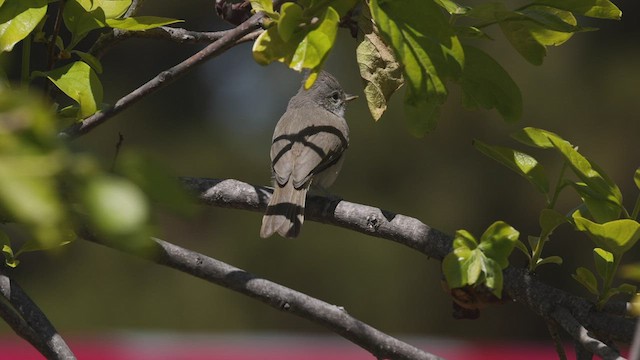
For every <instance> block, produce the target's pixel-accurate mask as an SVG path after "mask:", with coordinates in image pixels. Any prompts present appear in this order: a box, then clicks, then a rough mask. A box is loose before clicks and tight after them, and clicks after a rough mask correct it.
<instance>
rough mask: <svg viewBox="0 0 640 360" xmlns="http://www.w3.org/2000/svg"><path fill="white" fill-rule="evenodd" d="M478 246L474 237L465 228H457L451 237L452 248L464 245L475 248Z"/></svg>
mask: <svg viewBox="0 0 640 360" xmlns="http://www.w3.org/2000/svg"><path fill="white" fill-rule="evenodd" d="M477 246H478V242H477V241H476V238H475V237H474V236H473V235H471V233H470V232H468V231H467V230H458V231H456V234H455V236H454V238H453V248H454V249H457V248H460V247H466V248H469V249H475V248H476V247H477Z"/></svg>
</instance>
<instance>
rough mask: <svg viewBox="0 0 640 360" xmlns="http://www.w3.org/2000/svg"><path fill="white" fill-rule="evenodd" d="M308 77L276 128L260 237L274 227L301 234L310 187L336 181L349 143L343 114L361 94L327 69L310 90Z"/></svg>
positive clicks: (282, 232)
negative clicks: (270, 188)
mask: <svg viewBox="0 0 640 360" xmlns="http://www.w3.org/2000/svg"><path fill="white" fill-rule="evenodd" d="M307 76H309V75H307ZM305 82H306V79H304V80H303V81H302V85H301V86H300V89H299V90H298V92H297V93H296V94H295V95H294V96H293V97H292V98H291V100H289V104H288V105H287V109H286V111H285V113H284V114H283V115H282V117H280V120H279V121H278V123H277V124H276V127H275V130H274V132H273V137H272V142H271V151H270V156H271V170H272V178H273V195H271V199H270V200H269V204H268V206H267V210H266V212H265V214H264V216H263V217H262V227H261V229H260V237H262V238H268V237H270V236H271V235H273V234H275V233H276V232H277V233H278V234H279V235H280V236H282V237H285V238H296V237H297V236H298V235H299V234H300V230H301V228H302V224H303V222H304V209H305V203H306V197H307V192H308V191H309V189H310V188H311V187H313V188H314V189H320V190H325V191H326V188H327V187H329V186H331V184H333V182H334V181H335V180H336V178H337V176H338V173H339V172H340V169H341V168H342V163H343V162H344V152H345V151H346V150H347V148H348V147H349V126H348V125H347V122H346V120H345V118H344V115H345V111H346V105H347V103H348V102H349V101H351V100H353V99H355V98H357V96H355V95H350V94H347V93H346V92H345V91H344V90H343V89H342V86H340V83H339V82H338V80H336V78H335V77H334V76H333V75H331V74H330V73H328V72H326V71H324V70H322V71H320V73H319V74H318V76H317V78H316V80H315V82H314V83H313V85H312V86H311V87H310V88H309V89H305V85H304V84H305Z"/></svg>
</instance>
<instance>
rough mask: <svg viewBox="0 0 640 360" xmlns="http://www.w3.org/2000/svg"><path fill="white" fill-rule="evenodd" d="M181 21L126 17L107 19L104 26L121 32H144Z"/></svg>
mask: <svg viewBox="0 0 640 360" xmlns="http://www.w3.org/2000/svg"><path fill="white" fill-rule="evenodd" d="M182 21H183V20H177V19H171V18H165V17H158V16H136V17H128V18H125V19H107V20H106V24H107V25H108V26H109V27H112V28H116V29H121V30H130V31H144V30H150V29H155V28H157V27H160V26H165V25H169V24H175V23H178V22H182Z"/></svg>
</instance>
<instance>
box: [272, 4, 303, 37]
mask: <svg viewBox="0 0 640 360" xmlns="http://www.w3.org/2000/svg"><path fill="white" fill-rule="evenodd" d="M300 23H302V8H301V7H300V6H299V5H298V4H296V3H292V2H287V3H284V4H282V7H281V8H280V20H279V21H278V34H280V37H281V38H282V40H284V41H289V40H291V37H292V36H293V33H294V32H296V31H297V30H299V25H300Z"/></svg>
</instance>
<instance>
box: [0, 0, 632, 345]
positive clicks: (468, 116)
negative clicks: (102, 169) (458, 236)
mask: <svg viewBox="0 0 640 360" xmlns="http://www.w3.org/2000/svg"><path fill="white" fill-rule="evenodd" d="M616 4H617V5H618V6H620V8H621V9H622V11H623V14H624V15H623V20H622V21H620V22H613V21H593V20H588V21H586V22H585V23H583V24H584V25H588V26H596V27H599V28H601V30H600V31H598V32H592V33H583V34H578V35H576V36H574V38H572V39H571V40H570V41H569V42H568V43H566V44H564V45H563V46H561V47H559V48H551V49H549V54H548V56H547V58H546V60H545V63H544V64H543V65H542V66H541V67H535V66H532V65H530V64H528V63H526V62H525V60H524V59H522V58H521V57H520V56H519V55H518V54H517V53H516V52H515V50H513V49H512V48H511V47H510V46H509V45H508V43H507V41H506V39H504V37H503V36H502V34H501V33H500V31H499V29H497V28H494V29H491V30H490V33H491V34H492V35H493V36H494V38H495V39H496V41H493V42H486V41H485V42H483V45H482V46H484V47H485V48H486V49H489V51H490V53H491V54H494V56H495V57H496V58H497V59H498V60H499V61H500V63H501V64H502V65H503V66H504V67H505V68H506V69H507V71H508V72H509V73H510V74H511V75H512V77H513V78H514V80H515V81H516V82H517V83H518V85H519V86H520V88H521V90H522V94H523V97H524V116H523V119H522V121H520V122H519V123H517V124H506V123H504V122H502V120H501V119H500V117H499V116H498V114H497V113H496V112H493V111H475V112H470V111H466V110H464V109H463V108H462V107H461V101H460V100H461V97H460V94H459V92H458V91H457V89H456V86H455V85H453V84H452V85H451V87H450V90H451V94H450V97H449V100H448V101H447V103H446V105H445V106H444V107H443V109H442V114H441V120H440V123H439V125H438V128H437V130H436V131H435V132H433V133H432V134H429V135H427V136H426V137H425V138H423V139H416V138H413V137H411V136H410V135H409V134H408V132H407V131H406V128H405V125H404V123H403V118H402V102H401V100H402V94H400V95H396V96H395V98H394V99H393V101H392V102H391V105H390V108H389V111H388V112H387V113H386V114H385V115H384V116H383V118H382V119H381V120H380V121H379V122H378V123H374V122H373V121H372V120H371V117H370V115H369V113H368V110H367V107H366V103H365V101H364V100H359V101H357V102H355V103H354V104H352V106H351V107H350V108H349V110H348V112H347V119H348V121H349V124H350V127H351V145H350V148H349V150H348V154H347V159H346V162H345V166H344V168H343V171H342V173H341V175H340V177H339V179H338V181H337V182H336V184H335V185H334V186H333V188H332V189H331V191H332V192H334V193H335V194H337V195H339V196H341V197H343V198H345V199H346V200H348V201H352V202H359V203H363V204H367V205H372V206H377V207H381V208H384V209H387V210H390V211H394V212H398V213H402V214H406V215H409V216H413V217H416V218H418V219H420V220H422V221H423V222H424V223H426V224H428V225H430V226H433V227H435V228H437V229H440V230H443V231H445V232H448V233H450V234H452V233H453V232H454V231H455V230H457V229H461V228H465V229H468V230H470V231H471V232H472V233H475V234H478V235H479V234H480V233H481V232H482V231H483V230H484V229H485V228H486V227H487V226H488V225H490V224H491V223H492V222H493V221H495V220H498V219H502V220H505V221H506V222H508V223H509V224H511V225H512V226H514V227H516V228H517V229H518V230H520V232H521V233H522V234H523V235H526V234H534V233H536V232H537V214H538V211H539V209H540V208H541V207H542V206H544V203H543V199H542V198H541V197H540V196H539V195H538V194H537V193H536V192H535V191H534V190H533V188H532V187H531V186H530V185H529V184H528V183H527V182H526V181H525V180H524V179H522V178H520V177H518V176H517V175H516V174H514V173H512V172H510V171H509V170H508V169H506V168H504V167H502V166H501V165H499V164H497V163H496V162H493V161H492V160H490V159H488V158H486V157H485V156H483V155H482V154H480V153H479V152H478V151H476V150H474V148H473V147H472V145H471V142H472V139H474V138H478V139H481V140H483V141H485V142H488V143H494V144H501V145H506V146H517V145H515V143H514V142H513V141H510V140H509V139H508V138H507V135H508V134H509V133H511V132H513V131H516V130H517V129H519V128H521V127H524V126H535V127H541V128H545V129H548V130H551V131H554V132H557V133H559V134H560V135H561V136H564V137H565V138H566V139H568V140H569V141H571V142H572V143H573V144H576V145H579V146H580V151H581V152H582V153H584V154H585V155H587V156H589V157H590V158H591V159H593V160H595V161H596V162H597V163H598V164H600V165H601V166H602V167H603V168H604V169H605V171H607V172H608V173H609V175H610V176H611V177H612V178H613V179H614V180H615V181H616V182H617V183H618V184H619V186H620V187H621V189H622V191H623V194H624V195H625V201H626V204H627V205H628V206H631V207H632V206H633V201H634V200H635V197H636V196H637V189H636V188H635V187H634V186H633V181H632V176H633V172H634V171H635V169H636V168H637V167H638V166H639V165H640V153H639V152H638V150H637V149H638V145H637V144H638V136H639V135H640V122H639V121H638V116H637V112H638V109H639V108H640V102H639V101H638V95H640V91H639V90H640V70H639V69H638V66H639V65H640V45H639V44H640V41H639V40H640V31H639V30H640V21H639V20H640V19H639V16H638V13H639V12H640V4H638V3H637V2H635V1H630V0H627V1H616ZM141 14H145V15H147V14H148V15H160V16H169V17H176V18H180V19H184V20H185V23H184V24H181V25H180V26H182V27H185V28H188V29H191V30H203V31H204V30H207V31H210V30H217V29H224V28H228V26H227V25H225V24H223V23H221V22H220V21H219V20H218V19H217V17H216V16H215V13H214V9H213V1H204V0H198V1H195V0H194V1H189V2H187V3H185V2H174V1H147V2H146V3H145V5H144V6H143V8H142V10H141ZM356 46H357V42H356V41H355V40H354V39H352V38H351V37H350V36H349V34H348V31H347V30H344V29H343V30H341V32H340V35H339V39H338V41H337V46H336V48H335V49H334V51H333V52H332V53H331V55H330V58H329V60H328V64H327V69H328V70H329V71H330V72H332V73H333V74H334V75H336V77H337V78H338V79H339V80H340V82H341V83H342V85H343V87H344V88H345V89H347V91H348V92H350V93H355V94H359V95H362V85H361V82H360V79H359V75H358V67H357V64H356V62H355V47H356ZM201 47H202V46H198V45H177V44H173V43H169V42H166V41H160V40H148V39H132V40H127V41H125V42H123V43H121V44H120V45H118V46H117V47H115V48H114V49H112V50H111V51H110V52H109V53H107V55H106V56H105V57H104V58H103V59H102V61H103V65H104V69H105V71H104V74H103V75H102V76H101V79H102V81H103V84H104V87H105V101H106V102H108V103H111V104H113V103H114V102H115V101H116V100H117V99H118V98H120V97H121V96H123V95H125V94H126V93H128V92H130V91H131V90H133V89H135V88H136V87H138V86H139V85H141V84H142V83H144V82H146V81H147V80H149V79H151V78H152V77H154V76H155V75H156V74H157V73H158V72H160V71H162V70H165V69H167V68H169V67H171V66H173V65H175V64H176V63H178V62H180V61H182V60H183V59H185V58H186V57H188V56H189V55H191V54H193V53H195V52H196V51H197V50H198V49H200V48H201ZM19 54H20V51H19V49H17V50H16V51H14V57H13V58H10V59H9V61H10V63H9V65H10V66H13V68H14V69H15V70H16V74H17V71H18V66H19V59H18V57H17V55H19ZM299 81H300V76H299V74H297V73H295V72H293V71H290V70H288V69H286V68H285V67H284V66H282V65H281V64H274V65H272V66H269V67H261V66H259V65H257V64H256V63H255V62H253V59H252V57H251V44H244V45H241V46H237V47H236V48H234V49H232V50H230V51H228V52H227V53H225V54H223V55H222V56H221V57H219V58H216V59H213V60H211V61H209V62H207V63H206V64H204V65H203V66H201V67H199V68H198V69H197V70H196V71H193V72H191V73H190V74H189V75H187V76H185V77H183V78H180V79H179V80H177V81H176V82H174V83H173V84H171V85H170V86H168V87H166V88H165V89H163V90H161V91H159V92H157V93H156V94H153V95H152V96H149V97H148V98H145V99H144V100H142V101H141V102H140V103H138V104H136V105H135V106H133V107H132V108H130V109H128V110H126V111H124V112H123V113H122V114H120V115H118V116H117V117H115V118H114V119H112V120H110V121H109V122H108V123H106V124H105V125H103V126H100V127H99V128H97V129H96V130H94V131H93V132H91V133H90V134H88V135H87V136H84V137H82V138H80V139H79V140H77V141H75V142H74V143H73V147H74V148H76V149H77V150H79V151H89V152H93V153H96V154H98V155H99V157H101V158H102V159H103V160H104V162H105V164H109V163H110V162H111V159H112V157H113V154H114V151H115V145H116V143H117V141H118V134H119V133H121V134H122V135H123V136H124V144H123V149H125V150H137V151H141V152H143V153H145V154H147V155H149V156H151V157H152V158H154V159H156V160H158V161H160V162H163V163H164V164H166V166H167V167H168V168H169V169H171V170H172V171H173V172H174V173H175V174H177V175H181V176H193V177H212V178H235V179H239V180H242V181H245V182H248V183H252V184H260V185H267V184H269V176H270V170H269V155H268V153H269V146H270V139H271V134H272V131H273V127H274V125H275V123H276V121H277V120H278V118H279V117H280V115H281V114H282V113H283V112H284V110H285V108H286V104H287V101H288V98H289V97H291V96H292V95H293V94H294V93H295V92H296V91H297V88H298V86H299ZM534 154H535V155H538V156H540V158H541V159H543V160H544V161H545V162H544V164H545V166H546V167H547V168H548V169H549V171H550V172H552V173H555V174H557V171H558V170H559V163H558V161H557V160H558V159H557V157H555V156H553V154H552V153H546V152H540V153H535V152H534ZM577 200H578V199H577V197H576V196H575V195H574V194H571V193H569V192H566V193H565V194H564V196H563V197H562V198H561V203H560V206H559V209H562V210H566V211H568V210H570V209H571V208H572V207H573V206H575V204H576V203H577ZM261 216H262V215H261V214H258V213H251V212H244V211H238V210H226V209H217V208H204V207H203V208H200V211H199V213H198V214H197V215H196V216H194V217H190V218H186V217H178V216H174V215H171V214H165V213H161V214H158V217H157V219H158V237H160V238H162V239H165V240H167V241H170V242H173V243H176V244H178V245H180V246H183V247H187V248H190V249H194V250H197V251H200V252H202V253H204V254H207V255H210V256H212V257H214V258H217V259H219V260H222V261H225V262H227V263H230V264H233V265H235V266H237V267H240V268H242V269H245V270H247V271H249V272H252V273H254V274H257V275H259V276H262V277H265V278H267V279H270V280H273V281H275V282H278V283H280V284H282V285H285V286H288V287H291V288H294V289H297V290H300V291H302V292H305V293H307V294H309V295H311V296H314V297H316V298H319V299H322V300H324V301H327V302H329V303H332V304H336V305H340V306H343V307H345V308H346V309H347V311H348V312H349V313H350V314H352V315H354V316H356V317H358V318H359V319H361V320H363V321H365V322H367V323H369V324H371V325H373V326H375V327H378V328H379V329H381V330H383V331H385V332H390V333H405V334H406V333H410V334H415V335H425V336H443V337H455V338H472V339H485V338H498V337H500V338H502V339H536V338H544V337H546V336H547V335H546V326H545V324H544V322H543V321H542V320H541V319H539V318H537V317H536V316H534V315H532V314H531V313H530V312H529V311H528V310H527V309H525V308H524V307H523V306H521V305H519V304H515V303H514V304H506V305H502V306H496V307H492V308H489V309H486V310H484V311H483V312H482V314H481V317H480V319H479V320H477V321H459V320H454V319H453V318H452V317H451V300H450V298H449V297H448V295H446V294H445V293H444V292H443V291H442V290H441V285H440V278H441V275H440V269H439V268H440V263H439V262H437V261H433V260H428V259H427V258H426V257H424V256H422V255H420V254H418V253H417V252H415V251H413V250H410V249H408V248H405V247H403V246H401V245H398V244H395V243H392V242H389V241H384V240H380V239H375V238H371V237H368V236H365V235H361V234H357V233H354V232H352V231H348V230H345V229H340V228H335V227H331V226H326V225H321V224H316V223H312V222H307V223H305V226H304V228H303V231H302V235H301V237H300V238H299V239H297V240H285V239H281V238H277V237H274V238H271V239H267V240H263V239H260V238H259V236H258V232H259V229H260V222H261ZM552 240H553V241H552V242H551V243H550V244H549V245H548V246H547V247H546V248H545V251H546V253H547V254H558V255H561V256H562V257H563V258H564V260H565V263H564V264H563V265H562V266H561V267H556V266H554V265H548V266H544V267H542V268H541V270H540V276H541V277H542V278H543V279H545V280H546V281H548V282H550V283H552V284H554V285H556V286H561V287H565V288H567V289H568V290H570V291H572V292H575V293H579V294H582V295H587V294H585V291H584V290H583V289H582V288H580V287H579V286H578V285H577V284H575V283H574V282H573V280H572V279H571V277H570V273H571V272H573V271H574V270H575V268H576V267H577V266H586V267H591V266H592V265H591V262H592V260H591V243H590V242H589V240H587V239H586V238H585V237H583V236H582V235H579V234H576V233H573V232H571V231H569V230H568V229H562V228H561V229H560V230H559V231H558V232H557V233H556V234H555V236H554V237H553V239H552ZM638 255H640V254H638V252H637V251H636V252H635V253H631V254H629V255H628V257H627V258H625V259H624V260H625V261H626V262H630V261H632V260H638V259H639V258H640V256H638ZM512 259H513V263H515V264H523V263H524V258H523V257H521V256H519V254H516V255H514V256H513V258H512ZM21 260H22V263H21V265H20V266H19V267H18V268H17V269H16V270H15V272H14V275H15V278H16V280H17V281H18V282H19V283H20V284H21V285H22V286H23V288H25V289H26V291H27V292H28V293H29V294H30V295H31V296H32V297H33V298H34V300H35V301H36V302H37V303H38V304H39V305H40V306H41V307H42V308H43V310H44V311H45V313H47V314H48V315H49V318H50V319H51V321H52V322H53V323H54V324H55V325H56V327H57V328H58V329H59V330H60V331H61V332H62V333H63V334H74V333H81V332H82V333H91V332H96V333H101V332H105V331H106V332H109V331H114V330H120V329H134V330H158V331H165V330H166V331H185V332H191V331H193V332H196V331H197V332H203V331H204V332H220V333H228V332H261V331H282V332H320V333H325V332H326V331H325V330H324V329H322V328H320V327H318V326H316V325H314V324H312V323H310V322H308V321H306V320H303V319H299V318H297V317H293V316H290V315H287V314H283V313H280V312H278V311H274V310H272V309H271V308H268V307H266V306H265V305H263V304H261V303H259V302H257V301H255V300H252V299H249V298H247V297H245V296H242V295H238V294H236V293H234V292H232V291H230V290H227V289H224V288H220V287H217V286H215V285H211V284H208V283H206V282H204V281H201V280H197V279H194V278H192V277H190V276H187V275H184V274H182V273H178V272H176V271H173V270H170V269H167V268H163V267H160V266H156V265H153V264H150V263H147V262H144V261H142V260H138V259H136V258H133V257H131V256H128V255H125V254H123V253H119V252H117V251H114V250H110V249H107V248H104V247H101V246H98V245H95V244H92V243H87V242H84V241H77V242H75V243H73V244H72V245H70V246H67V247H65V248H63V249H62V250H60V251H58V252H57V253H54V254H51V253H47V254H44V253H33V254H26V255H25V256H23V258H22V259H21ZM0 332H2V333H10V332H11V330H10V329H9V328H8V327H7V326H6V325H5V324H0Z"/></svg>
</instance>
